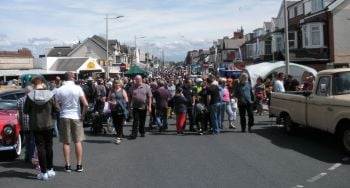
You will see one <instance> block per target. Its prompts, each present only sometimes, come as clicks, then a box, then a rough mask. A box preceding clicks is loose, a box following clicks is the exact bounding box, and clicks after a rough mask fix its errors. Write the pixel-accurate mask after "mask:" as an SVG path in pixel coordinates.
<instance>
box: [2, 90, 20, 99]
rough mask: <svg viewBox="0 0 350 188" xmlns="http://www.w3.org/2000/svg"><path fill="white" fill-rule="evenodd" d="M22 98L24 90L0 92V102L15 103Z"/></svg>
mask: <svg viewBox="0 0 350 188" xmlns="http://www.w3.org/2000/svg"><path fill="white" fill-rule="evenodd" d="M23 96H24V89H11V90H6V91H1V92H0V100H9V101H10V100H14V101H17V100H18V99H19V98H21V97H23Z"/></svg>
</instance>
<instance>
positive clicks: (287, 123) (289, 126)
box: [283, 114, 296, 135]
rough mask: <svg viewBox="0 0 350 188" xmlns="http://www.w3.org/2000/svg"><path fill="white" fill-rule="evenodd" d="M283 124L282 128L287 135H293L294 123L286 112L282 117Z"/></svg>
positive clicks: (294, 131)
mask: <svg viewBox="0 0 350 188" xmlns="http://www.w3.org/2000/svg"><path fill="white" fill-rule="evenodd" d="M283 126H284V130H285V131H286V133H287V134H289V135H295V133H296V124H295V123H294V122H293V121H292V119H291V118H290V116H289V115H288V114H287V115H285V116H284V117H283Z"/></svg>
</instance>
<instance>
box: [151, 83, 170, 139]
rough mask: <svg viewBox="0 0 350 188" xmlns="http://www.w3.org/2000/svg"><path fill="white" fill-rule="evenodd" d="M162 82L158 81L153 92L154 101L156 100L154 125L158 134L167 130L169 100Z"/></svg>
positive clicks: (168, 93)
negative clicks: (156, 126) (155, 124)
mask: <svg viewBox="0 0 350 188" xmlns="http://www.w3.org/2000/svg"><path fill="white" fill-rule="evenodd" d="M164 86H165V83H164V81H163V80H159V81H158V88H157V89H156V91H155V92H154V99H155V100H156V105H155V108H156V123H157V125H158V129H159V132H161V131H163V130H167V129H168V120H167V119H168V117H167V116H168V114H167V110H168V102H169V100H170V99H171V95H170V92H169V91H168V90H167V89H165V87H164Z"/></svg>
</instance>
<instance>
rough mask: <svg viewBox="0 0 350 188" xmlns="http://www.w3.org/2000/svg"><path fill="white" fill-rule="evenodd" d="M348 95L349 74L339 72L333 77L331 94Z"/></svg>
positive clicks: (349, 87) (349, 89)
mask: <svg viewBox="0 0 350 188" xmlns="http://www.w3.org/2000/svg"><path fill="white" fill-rule="evenodd" d="M349 93H350V72H340V73H337V74H335V75H334V79H333V94H334V95H344V94H349Z"/></svg>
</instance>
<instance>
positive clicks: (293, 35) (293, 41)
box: [288, 31, 298, 49]
mask: <svg viewBox="0 0 350 188" xmlns="http://www.w3.org/2000/svg"><path fill="white" fill-rule="evenodd" d="M288 41H289V48H291V49H293V48H298V43H297V42H298V40H297V32H295V31H293V32H289V34H288Z"/></svg>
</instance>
